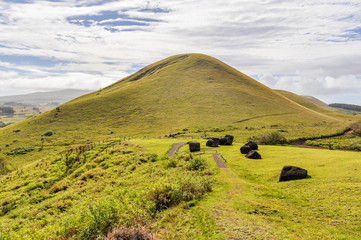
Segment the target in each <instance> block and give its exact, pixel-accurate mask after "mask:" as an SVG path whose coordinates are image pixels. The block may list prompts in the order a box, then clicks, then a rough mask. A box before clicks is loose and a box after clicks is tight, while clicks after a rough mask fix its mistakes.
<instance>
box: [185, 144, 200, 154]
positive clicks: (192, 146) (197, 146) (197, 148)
mask: <svg viewBox="0 0 361 240" xmlns="http://www.w3.org/2000/svg"><path fill="white" fill-rule="evenodd" d="M188 144H189V151H190V152H197V151H200V150H201V144H200V143H199V142H188Z"/></svg>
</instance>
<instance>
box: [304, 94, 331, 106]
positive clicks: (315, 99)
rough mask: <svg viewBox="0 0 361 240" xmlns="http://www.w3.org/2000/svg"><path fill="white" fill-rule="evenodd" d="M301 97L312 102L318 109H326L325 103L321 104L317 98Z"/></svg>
mask: <svg viewBox="0 0 361 240" xmlns="http://www.w3.org/2000/svg"><path fill="white" fill-rule="evenodd" d="M301 97H304V98H306V99H307V100H308V101H311V102H313V103H314V104H316V105H318V106H320V107H327V106H328V105H327V103H325V102H322V101H321V100H320V99H318V98H315V97H312V96H302V95H301Z"/></svg>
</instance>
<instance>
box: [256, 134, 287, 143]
mask: <svg viewBox="0 0 361 240" xmlns="http://www.w3.org/2000/svg"><path fill="white" fill-rule="evenodd" d="M258 143H259V144H264V145H276V144H285V143H287V139H286V138H285V137H284V136H283V135H282V134H281V133H279V132H271V133H266V134H261V135H260V136H259V137H258Z"/></svg>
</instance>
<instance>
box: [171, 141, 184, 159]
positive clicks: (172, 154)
mask: <svg viewBox="0 0 361 240" xmlns="http://www.w3.org/2000/svg"><path fill="white" fill-rule="evenodd" d="M186 144H187V143H186V142H179V143H175V144H173V145H172V147H171V149H169V151H168V153H167V154H168V156H174V154H175V153H176V152H177V151H178V149H179V148H180V147H182V146H184V145H186Z"/></svg>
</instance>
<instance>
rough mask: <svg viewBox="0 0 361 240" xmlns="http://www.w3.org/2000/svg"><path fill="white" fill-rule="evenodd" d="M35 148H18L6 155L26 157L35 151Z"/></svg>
mask: <svg viewBox="0 0 361 240" xmlns="http://www.w3.org/2000/svg"><path fill="white" fill-rule="evenodd" d="M34 149H35V148H34V147H33V146H28V147H18V148H13V149H11V150H10V152H6V153H5V154H6V155H8V156H10V155H14V156H15V155H24V154H27V153H28V152H31V151H34Z"/></svg>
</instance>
